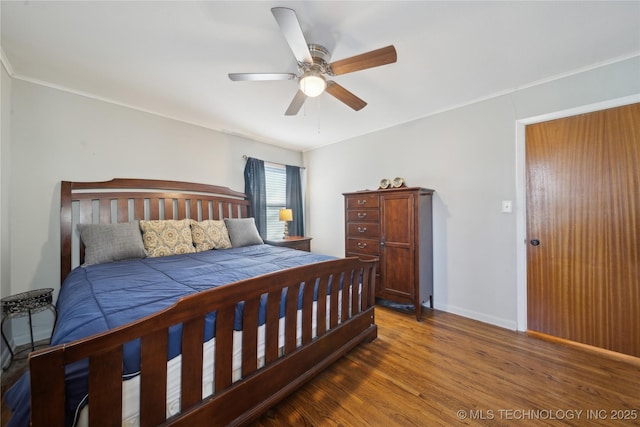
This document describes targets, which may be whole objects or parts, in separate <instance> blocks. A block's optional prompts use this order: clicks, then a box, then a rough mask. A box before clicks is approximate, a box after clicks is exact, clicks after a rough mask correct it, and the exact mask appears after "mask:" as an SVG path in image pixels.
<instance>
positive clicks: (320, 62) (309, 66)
mask: <svg viewBox="0 0 640 427" xmlns="http://www.w3.org/2000/svg"><path fill="white" fill-rule="evenodd" d="M308 46H309V53H311V58H312V59H313V63H307V62H298V68H299V69H300V72H302V73H305V72H307V71H311V70H312V71H316V72H318V73H322V74H328V75H330V76H333V75H335V74H333V71H332V70H331V66H330V65H329V59H331V54H330V53H329V50H328V49H327V48H325V47H324V46H321V45H319V44H309V45H308Z"/></svg>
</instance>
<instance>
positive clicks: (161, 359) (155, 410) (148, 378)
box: [140, 329, 169, 427]
mask: <svg viewBox="0 0 640 427" xmlns="http://www.w3.org/2000/svg"><path fill="white" fill-rule="evenodd" d="M168 340H169V335H168V334H167V331H166V330H164V329H162V330H158V331H155V332H152V333H150V334H148V335H146V336H144V337H142V341H141V348H140V426H141V427H147V426H149V427H151V426H157V425H159V424H161V423H163V422H164V420H165V414H166V413H167V393H166V389H167V357H166V355H167V348H168Z"/></svg>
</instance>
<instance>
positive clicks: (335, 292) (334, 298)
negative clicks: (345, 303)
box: [329, 275, 340, 329]
mask: <svg viewBox="0 0 640 427" xmlns="http://www.w3.org/2000/svg"><path fill="white" fill-rule="evenodd" d="M339 285H340V277H339V275H334V276H333V280H332V281H331V296H330V301H331V309H330V310H329V316H330V317H329V329H333V328H335V327H336V326H338V309H339V307H338V298H339V294H340V291H339V289H338V286H339Z"/></svg>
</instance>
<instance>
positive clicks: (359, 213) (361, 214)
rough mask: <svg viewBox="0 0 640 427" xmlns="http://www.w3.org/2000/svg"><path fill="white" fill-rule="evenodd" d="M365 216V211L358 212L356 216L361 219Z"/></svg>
mask: <svg viewBox="0 0 640 427" xmlns="http://www.w3.org/2000/svg"><path fill="white" fill-rule="evenodd" d="M366 217H367V213H366V212H358V218H360V219H362V218H366Z"/></svg>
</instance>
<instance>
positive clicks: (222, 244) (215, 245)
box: [191, 219, 231, 252]
mask: <svg viewBox="0 0 640 427" xmlns="http://www.w3.org/2000/svg"><path fill="white" fill-rule="evenodd" d="M191 237H192V238H193V244H194V245H195V246H196V252H203V251H208V250H211V249H229V248H230V247H231V240H229V232H228V231H227V226H226V225H224V221H222V220H214V219H207V220H204V221H199V222H198V221H192V222H191Z"/></svg>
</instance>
